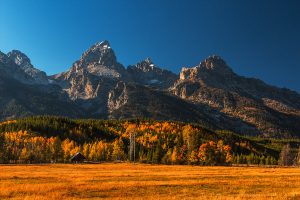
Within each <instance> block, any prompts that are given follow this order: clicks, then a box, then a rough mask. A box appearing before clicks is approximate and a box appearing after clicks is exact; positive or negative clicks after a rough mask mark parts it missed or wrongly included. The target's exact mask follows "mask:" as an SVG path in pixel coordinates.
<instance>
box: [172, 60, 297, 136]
mask: <svg viewBox="0 0 300 200" xmlns="http://www.w3.org/2000/svg"><path fill="white" fill-rule="evenodd" d="M170 92H172V93H173V94H175V95H176V96H178V97H180V98H182V99H186V100H188V101H190V102H193V103H194V104H206V105H209V106H210V107H212V108H215V109H217V110H219V111H220V112H222V113H225V114H227V115H229V116H233V117H237V118H239V119H242V120H243V121H244V122H247V123H249V124H252V125H254V126H255V127H256V129H257V130H258V131H259V132H260V133H262V134H265V135H266V136H274V137H275V136H276V135H285V136H287V137H290V136H294V135H295V134H297V133H299V132H300V124H299V122H300V95H299V94H298V93H296V92H294V91H290V90H288V89H280V88H277V87H274V86H269V85H267V84H266V83H264V82H262V81H260V80H257V79H253V78H245V77H242V76H238V75H237V74H235V73H234V72H233V71H232V70H231V69H230V67H229V66H228V65H227V64H226V63H225V61H224V60H223V59H222V58H220V57H218V56H211V57H209V58H207V59H205V60H204V61H203V62H201V63H200V64H199V65H198V66H195V67H193V68H183V69H182V70H181V72H180V78H179V79H178V80H177V82H176V83H175V84H174V86H173V87H172V88H170Z"/></svg>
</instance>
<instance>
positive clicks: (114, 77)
mask: <svg viewBox="0 0 300 200" xmlns="http://www.w3.org/2000/svg"><path fill="white" fill-rule="evenodd" d="M1 69H2V70H3V71H5V73H7V74H8V75H9V76H10V77H11V79H10V81H16V82H21V85H22V87H24V88H27V89H28V88H30V89H28V91H32V93H34V94H37V96H36V99H38V96H39V95H44V96H43V98H42V99H43V100H42V101H40V103H39V104H35V105H41V106H42V107H45V108H46V109H45V113H44V114H49V112H50V110H51V103H50V104H49V102H47V97H48V96H49V99H51V98H52V97H51V95H52V96H53V97H54V96H56V97H59V98H57V99H56V101H50V102H52V104H53V102H55V103H56V104H57V105H66V104H68V105H69V108H68V109H71V110H73V111H72V112H73V114H72V117H87V118H90V117H92V118H103V119H120V118H121V119H123V118H132V117H147V118H153V119H161V120H168V119H172V120H178V121H187V122H188V121H190V122H196V123H197V122H198V123H204V124H206V125H207V126H209V127H212V128H216V129H230V130H232V131H236V132H239V133H241V134H244V135H261V136H263V137H300V135H299V133H300V125H299V124H300V94H298V93H297V92H295V91H292V90H289V89H283V88H278V87H276V86H271V85H268V84H266V83H265V82H263V81H261V80H259V79H254V78H246V77H243V76H239V75H238V74H236V73H235V72H234V71H233V70H232V69H231V68H230V67H229V66H228V65H227V63H226V62H225V61H224V60H223V59H222V58H221V57H220V56H216V55H212V56H209V57H208V58H206V59H204V60H203V61H202V62H200V64H198V65H196V66H195V67H191V68H186V67H183V68H182V70H181V71H180V73H179V74H175V73H173V72H172V71H169V70H166V69H163V68H161V67H159V66H157V65H155V64H154V63H153V62H152V60H151V59H150V58H146V59H145V60H142V61H140V62H138V63H137V64H135V65H129V66H128V67H124V66H123V65H122V64H121V63H119V62H118V61H117V57H116V55H115V53H114V51H113V49H112V48H111V46H110V44H109V42H108V41H102V42H97V43H95V44H94V45H92V46H91V47H90V48H89V49H87V50H86V51H85V52H84V53H83V54H82V55H81V57H80V58H79V59H78V60H77V61H75V62H74V63H73V65H72V66H71V67H70V69H69V70H68V71H65V72H62V73H59V74H55V75H52V76H47V75H46V73H45V72H42V71H40V70H38V69H36V68H35V67H34V66H32V65H31V62H30V59H29V58H28V57H27V56H26V55H25V54H24V53H22V52H20V51H16V50H14V51H11V52H9V53H8V54H7V55H6V54H4V53H0V70H1ZM14 71H15V72H17V73H14ZM45 77H46V78H45ZM30 84H31V85H36V87H35V89H33V88H32V87H29V85H30ZM17 85H18V84H17ZM3 88H4V90H5V89H6V88H9V85H7V84H5V83H4V82H3ZM33 91H35V92H33ZM30 93H31V92H29V94H30ZM23 95H24V94H23ZM33 96H34V95H33ZM50 97H51V98H50ZM1 98H2V99H7V98H8V96H7V95H6V94H5V93H2V94H1V93H0V101H1ZM9 98H10V99H16V97H15V96H11V97H9ZM9 98H8V99H9ZM53 100H54V99H53ZM5 105H6V104H5ZM14 105H15V109H16V111H18V106H20V105H22V102H21V103H17V104H14ZM4 107H5V106H4ZM67 107H68V106H67ZM24 109H25V110H26V109H27V110H28V112H27V111H26V112H25V113H26V114H24V116H27V115H35V114H41V113H40V112H35V111H34V109H32V108H28V106H26V107H25V108H24ZM58 109H59V108H58ZM61 109H63V108H61ZM68 109H65V110H64V111H65V112H57V114H59V115H64V116H68ZM76 110H77V111H76ZM22 112H23V111H22ZM76 112H78V113H81V114H80V115H79V114H78V116H76ZM50 113H51V114H56V113H55V112H54V113H53V112H50ZM18 116H23V114H22V115H20V114H18V112H16V113H12V115H11V116H7V114H6V115H5V114H2V115H1V113H0V118H1V119H9V118H16V117H18Z"/></svg>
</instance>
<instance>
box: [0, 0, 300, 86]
mask: <svg viewBox="0 0 300 200" xmlns="http://www.w3.org/2000/svg"><path fill="white" fill-rule="evenodd" d="M105 39H107V40H109V41H110V44H111V46H112V48H113V49H114V50H115V53H116V55H117V58H118V60H119V62H121V63H122V64H124V65H125V66H127V65H129V64H134V63H136V62H138V61H140V60H143V59H144V58H146V57H151V58H152V60H153V61H154V62H155V63H156V64H157V65H159V66H162V67H164V68H167V69H169V70H172V71H174V72H177V73H178V72H179V71H180V69H181V67H182V66H189V67H192V66H194V65H196V64H198V63H199V62H200V61H201V60H203V59H204V58H206V57H207V56H209V55H211V54H218V55H220V56H222V57H223V58H224V59H225V60H226V61H227V63H228V64H229V65H230V66H231V67H232V68H233V70H234V71H236V72H237V73H238V74H241V75H244V76H249V77H256V78H260V79H262V80H264V81H265V82H267V83H270V84H273V85H277V86H279V87H288V88H291V89H294V90H297V91H298V92H299V91H300V64H299V59H300V1H297V0H294V1H292V0H290V1H287V0H282V1H273V0H270V1H263V0H262V1H261V0H257V1H253V0H243V1H240V0H218V1H211V0H209V1H208V0H207V1H200V0H195V1H191V0H184V1H183V0H182V1H176V0H149V1H146V0H136V1H134V0H131V1H130V0H118V1H114V0H109V1H108V0H105V1H100V0H98V1H91V0H66V1H63V0H48V1H46V0H39V1H37V0H26V1H25V0H0V50H1V51H3V52H5V53H7V52H8V51H10V50H12V49H19V50H21V51H23V52H24V53H26V54H27V55H28V56H29V57H30V58H31V61H32V63H33V64H34V65H35V66H36V67H38V68H39V69H42V70H44V71H46V72H47V73H48V74H49V75H50V74H54V73H58V72H61V71H66V70H67V69H69V68H70V66H71V65H72V63H73V62H74V61H76V60H77V59H79V57H80V55H81V54H82V53H83V52H84V51H85V50H86V49H87V48H89V47H90V46H91V45H92V44H94V43H95V42H97V41H101V40H105Z"/></svg>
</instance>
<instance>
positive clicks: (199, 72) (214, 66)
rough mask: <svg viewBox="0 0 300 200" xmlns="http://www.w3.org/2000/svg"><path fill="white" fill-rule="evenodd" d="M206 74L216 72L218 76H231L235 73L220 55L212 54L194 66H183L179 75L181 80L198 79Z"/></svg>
mask: <svg viewBox="0 0 300 200" xmlns="http://www.w3.org/2000/svg"><path fill="white" fill-rule="evenodd" d="M207 74H210V75H213V74H216V75H218V76H232V75H234V74H235V73H234V72H233V71H232V69H231V68H230V67H229V66H228V65H227V64H226V62H225V61H224V60H223V59H222V58H221V57H220V56H217V55H212V56H209V57H208V58H206V59H204V60H203V61H201V62H200V63H199V64H198V65H197V66H195V67H192V68H188V67H183V68H182V69H181V72H180V74H179V76H180V79H181V80H186V79H192V80H195V79H199V78H200V77H202V76H206V75H207Z"/></svg>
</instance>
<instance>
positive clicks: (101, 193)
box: [0, 163, 300, 200]
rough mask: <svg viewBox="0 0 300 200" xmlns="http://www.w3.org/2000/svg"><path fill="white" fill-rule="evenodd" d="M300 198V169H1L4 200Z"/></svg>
mask: <svg viewBox="0 0 300 200" xmlns="http://www.w3.org/2000/svg"><path fill="white" fill-rule="evenodd" d="M101 198H108V199H300V168H263V167H200V166H178V165H177V166H167V165H147V164H129V163H105V164H76V165H73V164H49V165H0V199H30V200H31V199H101Z"/></svg>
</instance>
